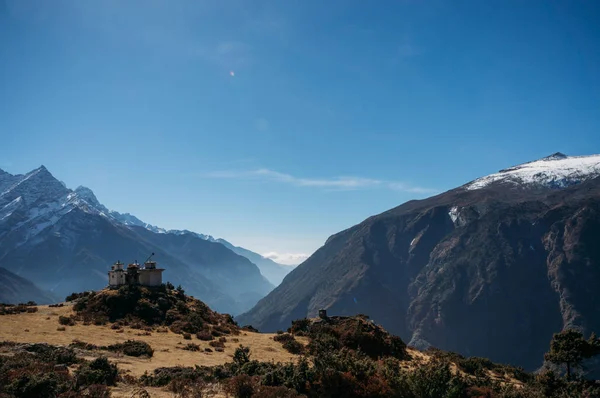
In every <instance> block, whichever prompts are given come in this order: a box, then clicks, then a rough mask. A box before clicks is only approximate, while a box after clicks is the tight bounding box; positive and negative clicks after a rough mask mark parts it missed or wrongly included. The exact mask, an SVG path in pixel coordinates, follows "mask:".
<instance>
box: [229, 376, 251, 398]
mask: <svg viewBox="0 0 600 398" xmlns="http://www.w3.org/2000/svg"><path fill="white" fill-rule="evenodd" d="M257 386H258V380H257V379H256V378H253V377H250V376H248V375H238V376H234V377H232V378H231V379H230V380H229V381H228V382H227V384H226V385H225V392H227V393H229V394H231V395H233V396H234V397H236V398H251V397H252V396H253V395H254V392H255V391H256V389H257Z"/></svg>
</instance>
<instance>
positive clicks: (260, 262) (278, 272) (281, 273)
mask: <svg viewBox="0 0 600 398" xmlns="http://www.w3.org/2000/svg"><path fill="white" fill-rule="evenodd" d="M75 192H76V193H77V195H78V196H79V197H80V198H82V199H85V200H86V201H87V202H88V203H89V204H92V206H93V207H94V208H96V209H97V210H98V211H100V212H103V213H104V214H107V215H109V216H110V217H112V218H114V219H115V220H117V221H119V222H121V223H123V224H125V225H128V226H137V227H143V228H146V229H147V230H149V231H152V232H155V233H159V234H174V235H193V236H196V237H198V238H200V239H204V240H207V241H210V242H216V243H220V244H222V245H224V246H225V247H227V248H228V249H229V250H231V251H233V252H234V253H237V254H239V255H240V256H243V257H246V258H247V259H248V260H250V261H251V262H252V263H254V264H255V265H256V266H258V268H259V269H260V272H261V273H262V274H263V275H264V276H265V277H266V278H267V280H268V281H269V282H270V283H272V284H273V285H275V286H277V285H279V284H280V283H281V281H282V280H283V278H284V277H285V276H286V275H287V274H288V273H289V272H290V271H291V270H292V269H294V267H293V266H286V265H282V264H278V263H276V262H275V261H273V260H271V259H268V258H265V257H263V256H261V255H260V254H258V253H255V252H253V251H251V250H248V249H245V248H243V247H239V246H234V245H233V244H231V243H229V242H228V241H226V240H225V239H221V238H219V239H215V238H214V237H213V236H211V235H205V234H201V233H198V232H193V231H189V230H178V229H164V228H160V227H157V226H155V225H151V224H148V223H145V222H143V221H142V220H140V219H139V218H137V217H136V216H134V215H132V214H129V213H123V214H121V213H119V212H116V211H112V210H108V209H107V208H106V207H104V206H103V205H101V204H100V202H98V199H96V196H95V195H94V193H93V192H92V190H91V189H89V188H86V187H81V186H80V187H78V188H77V189H76V190H75Z"/></svg>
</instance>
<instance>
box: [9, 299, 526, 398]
mask: <svg viewBox="0 0 600 398" xmlns="http://www.w3.org/2000/svg"><path fill="white" fill-rule="evenodd" d="M72 314H73V306H72V305H71V304H69V303H66V304H65V305H64V306H63V307H49V306H38V311H37V312H34V313H20V314H15V315H3V316H0V341H13V342H17V343H47V344H51V345H62V346H68V345H69V344H71V343H73V342H74V341H76V340H78V341H81V342H85V343H90V344H93V345H96V346H108V345H112V344H116V343H123V342H125V341H126V340H141V341H144V342H146V343H148V344H149V345H150V346H151V347H152V349H153V350H154V355H153V356H152V357H151V358H147V357H131V356H124V355H123V354H120V353H115V352H110V351H104V350H93V351H88V350H76V351H77V352H78V355H79V356H81V357H83V358H85V359H94V358H96V357H98V356H101V355H103V356H106V357H107V358H108V359H109V360H110V361H111V362H113V363H116V364H117V366H118V367H119V369H120V370H121V372H123V373H124V374H129V375H131V376H134V377H136V378H138V377H139V376H141V375H143V374H144V373H145V372H148V373H152V371H153V370H154V369H156V368H160V367H173V366H188V367H189V366H191V367H193V366H194V365H199V366H214V365H221V364H225V363H227V362H232V358H233V354H234V352H235V349H236V348H237V347H239V346H240V344H241V345H244V346H247V347H250V353H251V357H252V359H256V360H259V361H263V362H271V361H272V362H290V361H293V362H295V361H296V360H297V359H298V358H299V357H298V356H296V355H293V354H290V353H289V352H287V351H286V350H284V349H283V347H282V344H281V343H279V342H276V341H274V340H273V337H274V336H275V334H269V333H253V332H248V331H241V333H240V334H239V335H235V336H234V335H228V336H226V337H225V338H226V342H225V349H224V351H223V352H218V351H215V349H214V347H211V346H210V345H209V342H208V341H201V340H199V339H197V338H196V337H195V336H194V335H192V338H191V340H186V339H184V337H183V335H181V334H175V333H173V332H171V331H170V330H168V329H166V328H153V331H152V332H147V331H145V330H140V329H133V328H130V327H123V328H122V329H117V330H115V329H112V328H111V325H110V324H107V325H102V326H97V325H84V324H82V323H81V322H77V324H76V325H74V326H63V325H60V324H59V322H58V319H59V316H70V315H72ZM158 329H161V330H162V332H158V331H157V330H158ZM297 340H298V341H300V342H301V343H303V344H308V339H307V338H305V337H297ZM189 343H193V344H196V345H198V346H199V347H200V349H199V351H188V350H184V349H182V348H183V347H185V346H186V345H187V344H189ZM205 348H210V349H211V350H212V352H206V351H205ZM408 353H409V355H410V357H411V359H410V360H406V361H403V362H402V363H401V366H402V368H404V369H406V370H410V369H411V368H414V367H416V366H418V365H419V364H423V363H427V362H428V361H430V360H431V356H430V355H429V354H428V353H424V352H421V351H417V350H414V349H411V348H408ZM0 355H3V354H2V353H1V352H0ZM451 368H452V370H453V371H454V372H460V370H458V367H457V366H456V365H455V364H452V365H451ZM460 373H463V372H460ZM488 373H489V377H490V378H492V379H495V380H498V381H500V382H504V383H509V384H513V385H520V384H522V383H520V382H519V381H518V380H515V379H514V378H512V377H509V376H508V375H500V374H497V373H493V372H488ZM210 388H211V390H212V395H211V396H214V397H225V395H224V393H223V392H222V391H221V388H220V386H218V385H214V386H211V387H210ZM137 389H138V387H136V386H133V385H127V384H124V383H120V384H118V385H117V386H116V387H113V388H111V391H112V396H113V397H117V398H125V397H127V398H130V397H136V396H137V395H136V390H137ZM145 390H146V391H147V392H148V393H149V394H150V396H151V397H157V398H163V397H164V398H166V397H175V395H174V394H173V393H171V392H168V391H166V389H163V388H154V387H145Z"/></svg>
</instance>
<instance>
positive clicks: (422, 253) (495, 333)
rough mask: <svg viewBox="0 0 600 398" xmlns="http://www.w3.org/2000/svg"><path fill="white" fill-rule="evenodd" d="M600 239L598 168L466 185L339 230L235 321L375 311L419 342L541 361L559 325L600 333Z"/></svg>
mask: <svg viewBox="0 0 600 398" xmlns="http://www.w3.org/2000/svg"><path fill="white" fill-rule="evenodd" d="M598 241H600V179H598V178H596V179H594V180H588V182H585V183H583V184H580V185H575V186H572V187H570V188H565V189H561V190H559V191H556V190H551V189H547V188H544V187H539V186H510V187H507V185H506V184H505V183H499V184H491V185H489V186H486V187H484V188H482V189H477V190H466V189H463V188H458V189H455V190H452V191H449V192H446V193H444V194H441V195H438V196H435V197H432V198H429V199H426V200H421V201H411V202H407V203H405V204H404V205H402V206H399V207H397V208H394V209H392V210H390V211H387V212H385V213H382V214H380V215H378V216H374V217H371V218H369V219H367V220H365V221H364V222H362V223H361V224H358V225H356V226H354V227H352V228H350V229H348V230H345V231H343V232H341V233H339V234H336V235H334V236H332V237H331V238H329V239H328V241H327V242H326V244H325V245H324V246H323V247H322V248H321V249H319V250H318V251H317V252H316V253H315V254H314V255H313V256H311V257H310V258H309V259H308V260H306V261H305V262H304V263H303V264H301V265H300V266H298V267H297V268H296V269H295V270H293V271H292V272H291V273H290V274H289V276H288V277H286V279H285V280H284V281H283V283H282V284H281V285H280V286H279V287H277V288H276V289H275V290H274V291H273V292H272V293H270V294H269V295H268V296H267V297H265V298H264V299H262V300H261V301H260V302H259V303H258V304H257V305H256V307H255V308H253V309H252V310H251V311H249V312H248V313H246V314H243V315H241V316H239V317H237V320H238V322H240V323H243V324H247V323H250V324H252V325H253V326H255V327H258V328H259V329H261V330H264V331H273V330H277V329H282V328H285V327H287V325H289V323H290V322H291V320H293V319H296V318H298V317H302V316H307V315H308V316H314V315H315V314H316V313H317V311H318V309H319V308H327V309H328V310H329V312H330V313H331V314H340V315H350V314H356V313H366V314H369V315H370V316H371V317H372V318H373V319H375V320H376V321H377V322H379V323H381V324H382V325H383V326H384V327H386V328H387V329H389V330H390V331H392V332H393V333H397V334H399V335H400V336H401V337H402V338H403V339H406V340H411V344H413V345H417V346H421V347H422V346H427V345H430V344H431V345H433V346H436V347H439V348H442V349H447V350H453V351H458V352H460V353H462V354H466V355H474V356H483V357H490V358H492V359H493V360H495V361H500V362H510V363H514V364H518V365H521V366H524V367H527V368H533V367H536V366H538V365H540V364H541V362H542V360H543V353H544V350H545V349H546V348H547V346H548V342H549V341H550V339H551V337H552V333H553V332H557V331H559V330H561V329H562V328H563V327H564V326H581V327H583V328H584V329H585V330H586V331H588V332H589V331H592V330H596V331H600V306H599V305H598V304H599V303H598V300H599V299H600V294H598V293H596V291H595V290H594V287H595V286H598V283H599V282H600V253H599V249H597V242H598Z"/></svg>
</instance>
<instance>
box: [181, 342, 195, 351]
mask: <svg viewBox="0 0 600 398" xmlns="http://www.w3.org/2000/svg"><path fill="white" fill-rule="evenodd" d="M181 349H182V350H186V351H200V346H199V345H198V344H194V343H188V344H186V345H185V346H183V347H181Z"/></svg>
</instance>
